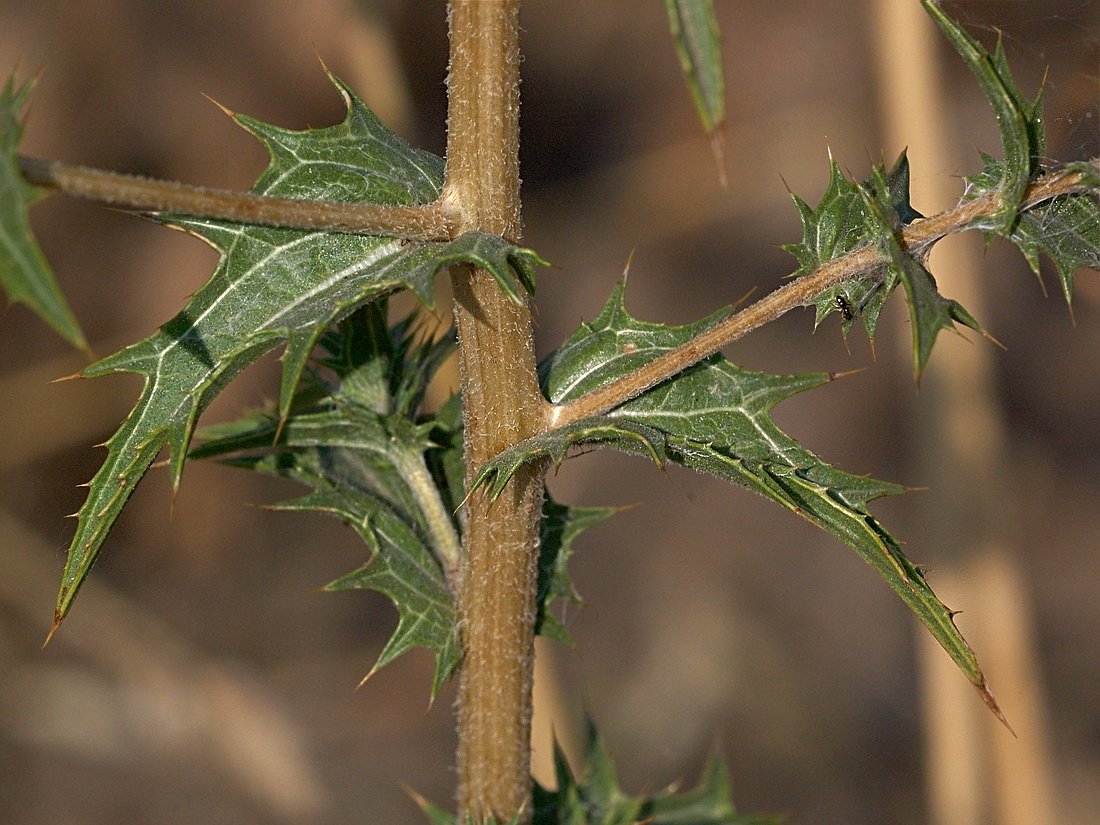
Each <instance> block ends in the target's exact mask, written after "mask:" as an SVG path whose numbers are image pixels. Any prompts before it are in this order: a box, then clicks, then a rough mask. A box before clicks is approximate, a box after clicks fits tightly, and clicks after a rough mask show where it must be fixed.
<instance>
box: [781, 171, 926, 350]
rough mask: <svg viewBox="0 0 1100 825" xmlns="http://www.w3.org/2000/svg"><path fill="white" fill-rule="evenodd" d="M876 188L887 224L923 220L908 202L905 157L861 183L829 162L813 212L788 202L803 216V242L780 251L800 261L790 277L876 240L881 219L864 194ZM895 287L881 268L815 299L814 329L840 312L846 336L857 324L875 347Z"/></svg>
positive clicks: (887, 271) (889, 273)
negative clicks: (825, 182) (880, 321)
mask: <svg viewBox="0 0 1100 825" xmlns="http://www.w3.org/2000/svg"><path fill="white" fill-rule="evenodd" d="M876 181H877V183H876ZM876 185H877V186H879V187H880V189H879V190H878V191H879V192H881V195H880V196H878V198H877V199H876V200H877V201H878V202H879V203H881V204H884V206H883V209H884V211H886V213H887V216H888V222H889V223H890V224H894V223H895V222H896V224H897V225H899V226H905V225H906V224H908V223H910V222H912V221H913V220H916V219H917V218H920V217H921V214H920V213H919V212H917V211H916V210H915V209H913V207H912V205H911V204H910V202H909V159H908V158H907V157H906V154H905V152H902V153H901V155H900V156H899V157H898V159H897V162H896V163H895V164H894V167H893V168H892V169H891V170H890V171H889V172H885V171H883V170H882V168H881V167H876V168H875V174H873V175H872V177H871V178H869V179H868V180H866V181H863V182H862V183H856V182H855V181H852V180H849V179H848V178H847V177H846V176H845V175H844V173H843V172H842V171H841V169H840V166H839V164H837V162H836V160H834V159H833V158H832V157H830V158H829V185H828V187H827V188H826V189H825V194H824V195H822V197H821V202H820V203H819V204H818V205H817V207H816V208H811V207H810V206H809V205H808V204H807V203H806V202H805V201H804V200H802V199H801V198H799V197H798V196H797V195H792V196H791V197H792V198H793V200H794V203H795V206H796V207H797V209H798V211H799V214H800V215H801V216H802V236H803V237H802V242H801V243H797V244H788V245H787V246H784V247H783V248H784V249H786V250H787V251H788V252H790V253H791V254H793V255H794V256H795V257H796V258H798V262H799V267H798V270H797V271H795V273H794V275H793V276H792V277H796V278H797V277H799V276H802V275H809V274H810V273H812V272H814V271H816V270H817V269H819V268H820V267H821V266H823V265H824V264H826V263H828V262H829V261H832V260H835V259H836V258H839V257H840V256H842V255H846V254H847V253H849V252H852V251H854V250H856V249H859V248H860V247H863V246H867V245H868V244H872V243H877V242H878V241H879V240H880V238H881V237H882V232H883V228H882V226H883V224H882V218H881V216H880V215H879V214H877V213H876V212H875V211H874V210H873V209H872V208H871V207H869V206H868V202H867V197H868V194H869V193H871V194H873V193H874V192H875V191H876V190H875V189H874V187H875V186H876ZM887 203H888V204H889V206H888V208H887V207H886V206H885V204H887ZM897 284H898V278H897V273H896V272H894V271H892V270H890V269H889V268H885V267H884V268H882V269H880V270H878V271H876V272H872V273H869V274H867V275H866V276H863V277H860V278H853V279H851V280H848V281H844V282H842V283H840V284H838V285H836V286H835V287H833V288H831V289H829V290H826V291H825V292H823V293H822V294H821V295H820V296H818V298H817V300H816V302H815V307H816V315H815V319H814V324H815V325H818V324H820V323H821V322H822V321H824V320H825V318H827V317H828V316H829V315H830V314H831V313H833V312H838V313H840V315H841V330H842V331H843V333H844V335H845V336H847V335H848V333H849V332H850V331H851V329H852V326H853V325H854V324H855V322H856V320H857V319H861V320H862V321H863V326H864V328H865V329H866V330H867V336H868V337H869V338H870V339H871V340H872V341H873V340H874V338H875V332H876V330H877V328H878V319H879V315H880V314H881V313H882V307H883V306H884V305H885V303H886V299H887V298H889V297H890V295H891V294H892V293H893V291H894V288H895V287H896V286H897Z"/></svg>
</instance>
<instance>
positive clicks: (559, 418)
mask: <svg viewBox="0 0 1100 825" xmlns="http://www.w3.org/2000/svg"><path fill="white" fill-rule="evenodd" d="M1092 163H1093V165H1096V166H1100V161H1096V160H1094V161H1092ZM1087 191H1093V188H1092V187H1090V186H1088V185H1087V184H1086V182H1085V176H1084V175H1083V174H1081V173H1075V172H1065V171H1061V172H1054V173H1051V174H1049V175H1044V176H1043V177H1041V178H1039V179H1038V180H1036V181H1035V182H1034V183H1032V184H1031V185H1030V186H1029V187H1028V189H1027V193H1026V194H1025V196H1024V199H1023V202H1022V204H1021V206H1020V211H1021V212H1023V211H1025V210H1027V209H1030V208H1031V207H1033V206H1036V205H1037V204H1039V203H1042V202H1043V201H1047V200H1050V199H1052V198H1056V197H1058V196H1059V195H1068V194H1072V193H1080V192H1087ZM1001 206H1002V199H1001V196H1000V193H998V192H991V193H989V194H987V195H983V196H982V197H980V198H975V199H974V200H968V201H963V202H962V203H960V204H959V205H958V206H956V207H955V208H953V209H948V210H947V211H945V212H941V213H940V214H938V215H933V216H932V217H930V218H925V219H923V220H918V221H914V222H913V223H912V224H910V225H909V226H907V227H905V229H903V230H902V231H901V232H899V233H898V236H897V237H898V241H899V242H900V244H901V245H902V248H904V249H909V250H912V251H913V252H914V253H917V254H920V253H921V252H923V251H924V250H926V249H927V248H928V247H930V246H931V245H932V244H934V243H935V242H936V241H938V240H939V239H940V238H943V237H944V236H945V235H949V234H951V233H953V232H959V231H962V230H964V229H967V228H968V227H969V225H970V224H971V222H972V221H974V220H975V219H976V218H980V217H981V216H983V215H992V214H994V213H996V212H997V211H998V210H999V209H1000V208H1001ZM888 262H889V259H888V258H887V256H886V255H885V254H883V253H882V252H881V251H880V250H879V248H878V247H877V245H875V244H869V245H867V246H864V247H861V248H859V249H856V250H854V251H852V252H849V253H848V254H846V255H842V256H841V257H839V258H836V259H835V260H832V261H830V262H829V263H827V264H825V265H824V266H822V267H821V268H819V269H818V270H817V271H816V272H813V273H812V274H810V275H805V276H803V277H801V278H798V279H797V280H794V281H791V282H790V283H788V284H786V285H784V286H782V287H780V288H779V289H777V290H775V291H774V292H771V293H769V294H768V295H765V296H764V297H763V298H761V299H760V300H759V301H757V302H756V303H754V304H752V305H750V306H748V307H746V308H745V309H743V310H741V311H740V312H738V313H736V314H734V315H731V316H730V317H728V318H726V319H725V320H724V321H722V322H720V323H719V324H717V325H716V326H714V327H712V328H711V329H709V330H707V331H706V332H704V333H702V334H701V335H699V336H698V337H697V338H694V339H693V340H691V341H689V342H688V343H686V344H684V345H683V346H681V347H678V348H677V349H674V350H672V351H671V352H669V353H666V354H665V355H663V356H661V357H660V358H657V359H655V360H653V361H651V362H650V363H648V364H646V365H645V366H644V367H642V368H640V369H638V370H635V371H634V372H632V373H630V374H629V375H625V376H623V377H622V378H619V379H617V380H615V381H612V382H611V383H609V384H605V385H604V386H602V387H600V388H599V389H597V390H593V391H592V392H590V393H588V394H587V395H585V396H582V397H581V398H578V399H576V400H575V401H570V402H569V403H567V404H560V405H556V406H552V407H550V408H549V411H548V416H547V425H548V426H547V429H552V428H555V427H561V426H564V425H566V424H568V423H570V422H572V421H576V420H578V419H581V418H587V417H589V416H592V415H600V414H602V413H605V412H607V411H608V410H611V409H614V408H615V407H617V406H619V405H620V404H624V403H626V402H627V401H629V400H630V399H632V398H635V397H637V396H639V395H641V394H642V393H643V392H645V391H646V390H648V389H650V388H651V387H655V386H656V385H657V384H660V383H661V382H662V381H665V380H667V379H669V378H671V377H672V376H674V375H676V374H678V373H680V372H682V371H683V370H685V369H687V368H688V367H690V366H692V365H694V364H698V363H699V362H700V361H702V360H703V359H704V358H707V357H709V356H711V355H713V354H714V353H716V352H717V351H718V350H719V349H721V348H722V347H724V346H726V344H729V343H732V342H733V341H736V340H737V339H738V338H740V337H741V336H742V335H745V334H746V333H748V332H751V331H752V330H754V329H756V328H757V327H760V326H763V325H764V324H766V323H769V322H770V321H774V320H775V319H777V318H778V317H779V316H781V315H783V314H784V313H786V312H788V311H789V310H792V309H794V308H795V307H803V306H810V305H812V304H813V303H814V301H815V299H816V298H817V297H818V296H819V295H821V294H822V293H823V292H825V291H826V290H829V289H831V288H832V287H834V286H836V285H837V284H840V283H843V282H844V281H847V280H850V279H852V278H856V277H859V276H860V275H864V274H866V273H868V272H871V271H873V270H875V269H878V268H879V267H882V266H885V265H886V264H887V263H888Z"/></svg>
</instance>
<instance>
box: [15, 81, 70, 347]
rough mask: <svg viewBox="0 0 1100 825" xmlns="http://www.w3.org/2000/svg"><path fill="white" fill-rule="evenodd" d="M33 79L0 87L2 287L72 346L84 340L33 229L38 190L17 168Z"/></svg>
mask: <svg viewBox="0 0 1100 825" xmlns="http://www.w3.org/2000/svg"><path fill="white" fill-rule="evenodd" d="M33 87H34V81H28V82H27V83H24V84H23V85H22V86H20V87H19V88H18V89H17V88H16V87H15V78H14V77H11V78H8V82H7V84H6V85H5V86H4V89H3V91H2V92H0V287H3V289H4V292H5V293H6V294H7V296H8V300H9V301H11V302H13V303H14V302H18V303H23V304H26V305H27V306H29V307H30V308H31V309H32V310H34V311H35V312H36V313H37V314H38V315H39V317H41V318H42V320H44V321H45V322H46V323H48V324H49V325H50V326H51V327H53V328H54V330H55V331H56V332H57V333H58V334H59V335H61V337H63V338H64V339H65V340H66V341H68V342H69V343H70V344H72V345H73V346H74V347H79V348H80V349H83V350H87V349H88V344H87V342H86V341H85V340H84V334H83V333H82V332H81V331H80V325H79V324H78V323H77V321H76V318H75V317H74V316H73V313H72V310H70V309H69V306H68V304H66V303H65V297H64V295H62V294H61V289H60V288H59V287H58V285H57V281H56V280H54V276H53V272H51V271H50V265H49V264H48V263H46V258H45V256H44V255H43V254H42V250H41V249H40V248H39V247H38V243H37V242H36V241H35V239H34V235H33V233H32V232H31V226H30V221H29V220H28V218H27V209H28V208H29V207H30V205H31V204H32V203H34V202H35V201H36V200H38V197H39V194H40V193H39V191H38V190H37V189H35V188H34V187H33V186H30V185H29V184H27V182H26V181H25V180H24V179H23V175H22V174H21V173H20V171H19V152H18V149H19V139H20V138H21V137H22V135H23V124H22V122H21V121H20V119H19V117H20V113H21V111H22V110H23V106H24V104H25V103H26V101H27V97H28V95H30V93H31V89H32V88H33Z"/></svg>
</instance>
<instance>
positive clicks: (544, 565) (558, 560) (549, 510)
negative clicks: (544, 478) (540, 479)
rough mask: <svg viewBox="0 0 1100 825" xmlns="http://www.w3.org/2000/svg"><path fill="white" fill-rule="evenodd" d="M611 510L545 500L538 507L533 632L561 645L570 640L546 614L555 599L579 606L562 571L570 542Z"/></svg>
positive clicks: (611, 508)
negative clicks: (539, 515)
mask: <svg viewBox="0 0 1100 825" xmlns="http://www.w3.org/2000/svg"><path fill="white" fill-rule="evenodd" d="M615 512H616V510H615V508H614V507H566V506H564V505H561V504H558V503H557V502H555V501H553V500H552V499H551V498H550V497H549V496H547V497H546V500H545V502H544V503H543V506H542V531H541V533H542V534H541V537H540V539H539V577H538V600H537V601H536V604H537V605H538V616H537V618H536V619H535V632H536V633H539V634H541V635H543V636H546V637H547V638H550V639H553V640H554V641H557V642H561V643H562V644H572V643H573V638H572V636H570V635H569V631H568V630H566V629H565V625H564V624H562V622H561V621H560V620H559V619H558V618H557V617H556V616H554V615H553V613H551V612H550V607H551V605H552V604H553V602H554V600H555V599H561V600H562V601H563V602H570V603H572V604H580V603H581V599H580V596H578V595H577V591H576V590H575V589H574V588H573V582H572V580H571V579H570V578H569V574H568V573H567V572H566V563H567V562H568V561H569V557H570V556H571V555H572V554H573V540H574V539H575V538H576V537H577V536H578V535H580V534H581V533H582V532H583V531H585V530H587V529H588V528H589V527H595V526H596V525H597V524H599V523H600V522H601V521H603V520H604V519H606V518H608V517H609V516H612V515H614V514H615Z"/></svg>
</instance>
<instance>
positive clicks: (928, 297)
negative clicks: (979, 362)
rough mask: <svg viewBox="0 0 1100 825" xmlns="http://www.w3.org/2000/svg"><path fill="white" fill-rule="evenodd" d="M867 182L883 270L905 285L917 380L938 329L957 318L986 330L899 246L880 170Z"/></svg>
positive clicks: (867, 200)
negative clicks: (883, 258) (884, 259)
mask: <svg viewBox="0 0 1100 825" xmlns="http://www.w3.org/2000/svg"><path fill="white" fill-rule="evenodd" d="M869 183H870V185H869V186H862V187H860V190H861V192H862V193H863V197H864V205H865V207H866V213H867V215H868V216H869V219H870V220H871V221H872V222H875V223H877V225H878V233H877V234H878V236H879V238H880V241H879V244H880V246H881V247H882V248H883V250H884V251H885V252H886V256H887V258H888V259H889V260H890V263H889V264H888V265H887V269H888V271H889V272H890V273H891V274H892V275H893V276H894V280H895V281H900V282H901V283H902V285H903V286H904V287H905V294H906V298H907V299H908V304H909V319H910V326H911V327H912V332H913V374H914V375H915V376H916V377H917V381H918V382H919V381H920V376H921V373H922V372H924V368H925V366H926V365H927V364H928V358H929V356H930V355H931V354H932V345H933V344H934V343H935V342H936V336H937V335H938V334H939V332H940V330H941V329H952V330H953V329H954V328H955V322H956V321H958V322H959V323H962V324H964V325H966V326H968V327H970V328H971V329H973V330H976V331H977V332H980V333H982V334H983V335H985V334H986V332H985V330H983V329H982V327H981V325H980V324H979V323H978V322H977V321H976V320H975V319H974V316H972V315H971V314H970V313H969V312H967V311H966V309H964V308H963V306H962V305H961V304H960V303H959V302H958V301H952V300H950V299H947V298H944V297H943V296H942V295H940V293H939V290H938V289H937V288H936V281H935V279H934V278H933V277H932V273H931V272H929V271H928V270H927V269H925V267H924V264H923V263H922V262H921V261H919V260H917V258H915V257H914V256H913V255H912V254H911V253H910V252H909V251H907V250H904V249H902V247H901V244H900V243H899V242H898V239H897V235H896V232H897V230H898V229H899V228H900V226H899V224H898V219H897V210H896V208H895V206H894V203H893V202H892V197H891V194H890V190H891V186H890V184H889V182H888V181H887V180H886V179H885V178H884V177H883V175H882V170H881V169H877V168H876V169H875V170H874V171H873V173H872V177H871V179H870V182H869Z"/></svg>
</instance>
